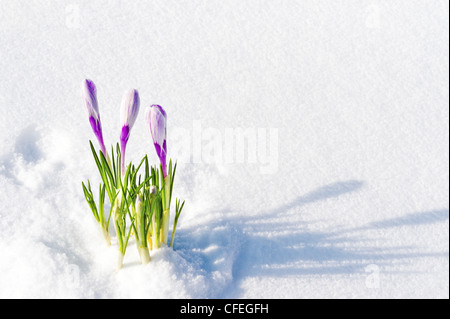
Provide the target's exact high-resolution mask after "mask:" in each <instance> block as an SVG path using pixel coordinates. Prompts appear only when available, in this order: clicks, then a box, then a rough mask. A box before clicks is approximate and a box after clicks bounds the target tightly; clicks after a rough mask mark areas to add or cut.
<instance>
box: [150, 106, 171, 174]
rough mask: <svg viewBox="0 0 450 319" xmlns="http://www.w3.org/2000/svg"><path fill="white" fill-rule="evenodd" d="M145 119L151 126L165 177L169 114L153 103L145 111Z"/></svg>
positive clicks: (151, 132)
mask: <svg viewBox="0 0 450 319" xmlns="http://www.w3.org/2000/svg"><path fill="white" fill-rule="evenodd" d="M145 112H146V113H145V119H146V121H147V124H148V126H149V128H150V134H151V135H152V139H153V144H154V145H155V149H156V154H157V155H158V157H159V160H160V162H161V167H162V170H163V175H164V177H166V176H167V165H166V155H167V145H166V137H167V129H166V123H167V115H166V112H165V111H164V109H163V108H162V107H161V106H159V105H152V106H150V107H148V108H147V109H146V111H145Z"/></svg>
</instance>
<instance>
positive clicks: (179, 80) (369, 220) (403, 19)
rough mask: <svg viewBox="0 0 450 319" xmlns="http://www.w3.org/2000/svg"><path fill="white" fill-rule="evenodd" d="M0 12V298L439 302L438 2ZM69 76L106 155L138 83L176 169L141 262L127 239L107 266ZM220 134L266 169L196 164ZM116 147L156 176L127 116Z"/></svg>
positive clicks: (131, 4)
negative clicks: (124, 139) (164, 120)
mask: <svg viewBox="0 0 450 319" xmlns="http://www.w3.org/2000/svg"><path fill="white" fill-rule="evenodd" d="M0 7H1V10H0V72H1V75H2V76H1V78H0V119H1V123H2V124H1V126H0V136H1V138H0V141H1V148H0V185H1V186H0V187H1V188H0V297H2V298H29V297H30V298H53V297H56V298H149V297H150V298H448V297H449V151H448V150H449V110H448V106H449V90H448V85H449V80H448V72H449V64H448V62H449V33H448V32H449V31H448V30H449V23H448V22H449V21H448V17H449V5H448V1H445V0H442V1H438V0H435V1H426V0H420V1H419V0H396V1H383V0H379V1H376V0H371V1H369V0H365V1H361V0H336V1H329V0H314V1H309V0H308V1H289V0H283V1H264V0H259V1H256V0H255V1H253V0H249V1H237V0H231V1H200V0H193V1H171V0H164V1H119V0H112V1H87V0H85V1H29V0H26V1H25V0H22V1H6V0H1V1H0ZM84 78H90V79H92V80H93V81H94V82H95V83H96V85H97V89H98V99H99V106H100V113H101V119H102V124H103V130H104V136H105V141H106V144H107V145H111V144H112V143H116V142H117V140H118V137H119V133H120V128H119V125H120V124H119V107H120V101H121V98H122V94H123V93H124V92H125V91H126V90H127V89H129V88H136V89H138V90H139V92H140V96H141V103H142V104H141V105H142V107H143V106H145V105H150V104H154V103H157V104H160V105H162V106H163V107H164V108H165V109H166V111H167V113H168V125H169V131H168V134H169V144H168V150H169V155H170V156H171V157H172V158H174V159H177V158H181V157H183V156H184V157H183V158H184V160H182V161H181V163H180V164H179V167H178V170H177V178H176V185H175V187H174V192H175V194H176V196H178V197H181V198H183V199H186V205H185V209H184V211H183V213H182V216H181V219H180V221H179V226H178V229H177V233H176V236H175V249H174V250H171V249H168V248H166V249H162V250H161V251H158V252H156V253H152V261H151V262H150V264H148V265H146V266H142V265H139V263H138V261H139V258H138V253H137V249H136V247H135V244H134V242H131V243H130V246H129V247H128V250H127V254H126V256H125V260H124V263H125V265H124V268H123V269H122V270H121V271H120V272H116V269H115V266H116V258H117V255H116V254H117V252H116V249H117V247H116V245H114V244H113V246H111V247H110V248H107V247H105V245H104V242H103V238H102V236H101V234H100V231H99V229H98V226H97V224H96V222H95V220H94V218H93V216H92V214H91V212H90V210H89V208H88V206H87V203H86V202H85V199H84V197H83V193H82V189H81V182H82V181H85V180H86V179H87V178H90V179H91V181H92V183H93V185H98V182H99V177H98V173H97V171H96V167H95V164H94V162H93V160H92V157H91V154H90V150H89V144H88V141H89V139H94V135H93V133H92V131H91V129H90V126H89V123H88V119H87V116H86V113H85V111H84V110H83V106H82V101H81V93H80V85H81V82H82V80H83V79H84ZM141 112H142V109H141ZM230 128H231V129H235V130H237V129H239V128H250V131H252V130H253V132H256V131H258V129H260V131H262V132H265V133H267V141H266V142H267V145H266V144H261V143H263V142H262V140H258V143H259V144H258V145H259V146H260V145H264V146H266V149H263V150H266V151H268V152H269V151H270V150H269V149H270V147H272V148H271V150H272V151H273V153H272V155H273V156H271V157H270V158H269V160H270V161H269V162H268V160H267V158H265V160H266V161H265V162H264V161H263V159H264V158H263V157H257V158H256V159H255V158H251V157H250V156H248V155H247V157H245V160H244V161H238V160H237V159H235V160H234V161H233V160H231V161H230V162H226V161H222V162H221V161H220V158H219V157H218V158H215V157H213V158H211V156H210V157H209V160H206V158H208V156H209V155H210V154H209V155H208V152H207V151H211V143H213V142H212V141H215V142H214V143H216V142H217V144H213V145H219V146H224V145H225V144H226V142H227V141H228V140H229V139H228V138H226V130H227V129H230ZM270 131H272V132H275V133H277V134H276V135H274V137H275V138H274V143H273V144H270V143H269V137H268V136H269V132H270ZM176 132H178V133H177V134H176ZM180 132H181V133H180ZM198 132H200V133H201V134H202V136H199V135H198V134H197V133H198ZM171 134H172V135H171ZM217 136H218V137H219V138H218V139H215V137H217ZM264 136H265V135H264ZM183 138H184V140H183ZM180 140H182V141H183V143H180ZM128 145H129V146H128V150H127V159H130V160H133V161H134V162H136V161H138V160H139V159H140V158H141V157H142V156H143V155H144V154H146V153H148V154H150V156H151V158H152V161H153V162H154V163H156V155H155V153H154V149H153V145H152V143H151V138H150V135H149V133H148V129H147V128H146V126H145V121H144V117H143V113H141V114H140V115H139V117H138V119H137V122H136V125H135V127H134V128H133V130H132V132H131V138H130V141H129V144H128ZM186 145H188V146H187V149H186V148H185V149H183V147H184V146H186ZM195 145H196V146H195ZM199 145H200V146H201V147H203V149H202V151H201V152H203V153H200V155H201V156H203V157H201V156H200V157H199V156H198V154H199V152H200V151H199V149H198V146H199ZM245 145H247V146H246V149H245V151H246V152H247V151H249V152H250V150H251V147H252V146H255V145H254V143H253V144H252V142H248V143H247V144H245ZM195 147H197V149H196V148H195ZM205 149H206V150H207V151H205ZM224 149H225V150H226V148H225V146H224ZM212 150H213V151H214V154H213V155H214V156H215V155H217V154H218V153H216V151H218V149H217V148H216V149H215V148H212ZM235 150H237V146H236V149H235ZM224 153H225V154H222V155H223V156H225V155H227V154H228V153H227V151H224ZM186 154H187V156H186ZM258 156H259V155H258ZM199 159H200V160H199ZM263 163H266V164H267V163H269V164H271V165H272V167H271V170H269V172H265V173H264V172H263V170H262V169H261V168H262V164H263ZM113 240H114V236H113Z"/></svg>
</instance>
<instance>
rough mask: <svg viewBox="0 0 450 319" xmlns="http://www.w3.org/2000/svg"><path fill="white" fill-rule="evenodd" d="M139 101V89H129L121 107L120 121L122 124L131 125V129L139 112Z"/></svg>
mask: <svg viewBox="0 0 450 319" xmlns="http://www.w3.org/2000/svg"><path fill="white" fill-rule="evenodd" d="M139 102H140V100H139V92H138V91H137V90H128V91H127V92H126V93H125V95H124V96H123V99H122V105H121V108H120V122H121V124H122V126H129V127H130V130H131V128H132V127H133V125H134V122H135V121H136V118H137V116H138V113H139Z"/></svg>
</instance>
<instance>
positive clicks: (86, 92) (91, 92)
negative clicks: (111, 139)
mask: <svg viewBox="0 0 450 319" xmlns="http://www.w3.org/2000/svg"><path fill="white" fill-rule="evenodd" d="M82 94H83V100H84V105H85V107H86V111H87V114H88V116H89V122H90V123H91V127H92V130H93V131H94V134H95V136H96V137H97V139H98V142H99V144H100V149H101V150H102V152H103V155H105V158H107V153H106V148H105V143H104V142H103V134H102V123H101V121H100V112H99V110H98V103H97V90H96V88H95V84H94V82H92V81H91V80H88V79H86V80H84V81H83V85H82Z"/></svg>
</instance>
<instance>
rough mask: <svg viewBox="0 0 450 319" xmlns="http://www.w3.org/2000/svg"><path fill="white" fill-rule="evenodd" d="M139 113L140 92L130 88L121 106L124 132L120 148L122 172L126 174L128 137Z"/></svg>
mask: <svg viewBox="0 0 450 319" xmlns="http://www.w3.org/2000/svg"><path fill="white" fill-rule="evenodd" d="M138 113H139V93H138V91H137V90H128V91H127V92H126V93H125V95H124V96H123V99H122V105H121V108H120V122H121V125H122V132H121V133H120V149H121V159H122V163H121V166H122V174H125V172H124V170H125V149H126V146H127V142H128V138H129V137H130V132H131V128H132V127H133V125H134V122H136V118H137V116H138Z"/></svg>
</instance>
